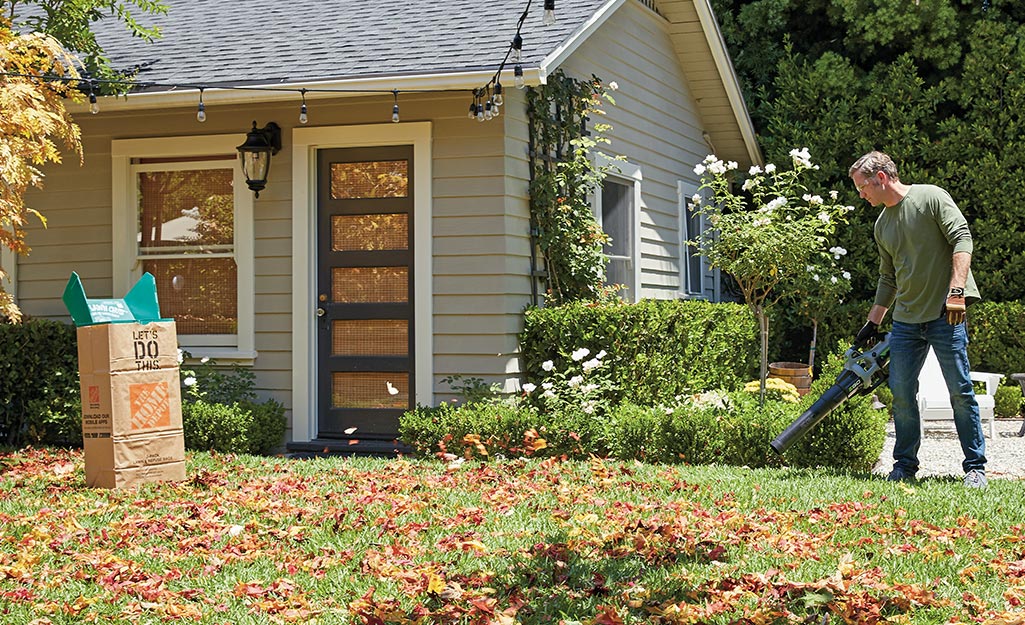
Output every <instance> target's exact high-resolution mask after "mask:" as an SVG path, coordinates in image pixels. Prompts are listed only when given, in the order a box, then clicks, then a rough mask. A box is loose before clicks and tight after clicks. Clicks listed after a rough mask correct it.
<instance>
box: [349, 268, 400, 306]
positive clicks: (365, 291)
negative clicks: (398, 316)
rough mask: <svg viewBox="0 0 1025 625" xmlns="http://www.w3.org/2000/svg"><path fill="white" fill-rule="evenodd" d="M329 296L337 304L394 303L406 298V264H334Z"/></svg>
mask: <svg viewBox="0 0 1025 625" xmlns="http://www.w3.org/2000/svg"><path fill="white" fill-rule="evenodd" d="M331 299H332V301H334V302H336V303H339V304H394V303H402V302H406V301H409V269H408V268H407V267H334V268H333V269H332V270H331Z"/></svg>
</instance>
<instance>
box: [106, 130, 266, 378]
mask: <svg viewBox="0 0 1025 625" xmlns="http://www.w3.org/2000/svg"><path fill="white" fill-rule="evenodd" d="M240 141H241V138H240V137H239V135H237V134H225V135H193V136H186V137H155V138H147V139H114V140H113V141H111V161H112V198H111V203H112V208H113V233H112V234H113V258H112V265H113V292H114V295H115V297H117V296H122V295H124V294H125V293H127V292H128V289H129V288H130V287H131V285H132V284H134V283H135V282H136V280H138V279H139V277H140V276H141V275H142V262H141V260H142V258H144V257H142V256H139V254H138V246H137V241H136V236H137V232H136V224H137V223H138V219H137V216H136V210H137V207H136V203H135V187H134V185H133V183H132V180H133V172H134V171H137V170H138V168H139V167H154V166H152V165H149V164H146V165H136V166H133V164H132V159H134V158H182V157H196V156H215V155H223V154H236V158H235V159H234V160H231V161H229V160H220V161H219V162H220V163H222V164H224V165H226V166H230V167H231V170H232V186H233V188H234V192H235V213H234V217H235V255H234V256H235V262H236V264H237V266H238V333H237V335H236V345H235V346H234V347H225V346H216V347H214V346H205V345H203V343H204V342H208V340H205V339H202V338H199V337H200V336H202V335H194V336H189V337H184V336H179V343H182V342H183V341H182V339H183V338H185V339H186V341H185V344H184V345H182V347H183V348H184V349H186V350H187V351H189V353H191V354H192V355H193V356H194V357H197V358H200V357H204V356H207V357H210V358H214V359H216V360H219V361H222V362H224V361H230V362H236V363H241V364H252V363H253V361H254V360H255V359H256V355H257V353H256V301H255V300H256V297H255V287H256V278H255V259H254V248H255V242H254V215H253V193H252V192H251V191H250V190H249V188H248V187H247V186H246V181H245V177H244V176H243V174H242V168H241V167H240V166H239V164H238V157H237V150H236V146H237V145H238V143H239V142H240ZM204 162H205V161H197V164H203V163H204ZM177 165H178V164H175V163H167V164H161V165H158V166H156V167H157V168H160V169H165V170H166V169H168V168H174V167H175V166H177ZM182 168H186V165H185V164H182Z"/></svg>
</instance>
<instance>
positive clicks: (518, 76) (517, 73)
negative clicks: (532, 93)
mask: <svg viewBox="0 0 1025 625" xmlns="http://www.w3.org/2000/svg"><path fill="white" fill-rule="evenodd" d="M513 84H514V85H516V88H517V89H522V88H523V87H525V86H526V85H527V83H526V81H524V80H523V66H522V65H517V66H516V67H514V68H513Z"/></svg>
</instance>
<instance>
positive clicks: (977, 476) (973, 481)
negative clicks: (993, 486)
mask: <svg viewBox="0 0 1025 625" xmlns="http://www.w3.org/2000/svg"><path fill="white" fill-rule="evenodd" d="M987 484H988V481H987V480H986V474H985V473H983V472H982V471H980V470H978V469H974V470H972V471H969V472H968V473H966V474H965V476H964V485H965V488H986V485H987Z"/></svg>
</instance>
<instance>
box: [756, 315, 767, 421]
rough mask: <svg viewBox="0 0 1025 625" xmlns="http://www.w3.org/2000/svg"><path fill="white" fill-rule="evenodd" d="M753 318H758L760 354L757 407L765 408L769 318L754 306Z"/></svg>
mask: <svg viewBox="0 0 1025 625" xmlns="http://www.w3.org/2000/svg"><path fill="white" fill-rule="evenodd" d="M755 316H756V317H758V334H759V339H760V341H759V343H760V344H761V345H760V346H761V352H762V357H761V376H760V383H759V385H758V405H759V406H765V379H766V378H768V377H769V316H768V315H767V314H766V313H765V308H763V307H762V306H755Z"/></svg>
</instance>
